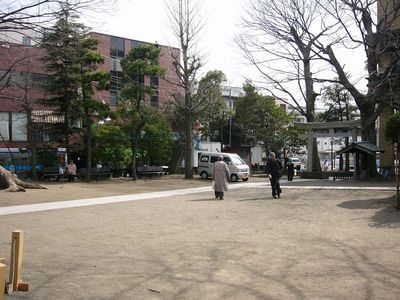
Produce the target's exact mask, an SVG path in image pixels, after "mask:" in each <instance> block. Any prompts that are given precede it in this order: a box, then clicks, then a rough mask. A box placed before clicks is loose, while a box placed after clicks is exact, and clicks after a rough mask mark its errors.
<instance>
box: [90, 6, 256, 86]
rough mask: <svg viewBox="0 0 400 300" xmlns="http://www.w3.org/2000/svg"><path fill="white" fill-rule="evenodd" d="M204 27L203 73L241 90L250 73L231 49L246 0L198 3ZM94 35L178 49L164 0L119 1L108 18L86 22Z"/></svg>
mask: <svg viewBox="0 0 400 300" xmlns="http://www.w3.org/2000/svg"><path fill="white" fill-rule="evenodd" d="M201 2H202V11H203V15H204V18H206V21H207V22H206V26H205V27H204V30H203V31H202V34H201V36H200V40H199V46H200V49H201V51H202V53H203V54H204V55H205V57H206V60H205V63H206V64H205V66H204V68H203V69H202V72H203V73H206V72H207V71H209V70H221V71H223V72H224V73H225V75H226V76H227V79H228V83H229V84H230V85H233V86H242V84H243V82H244V79H245V78H246V77H251V76H250V75H249V74H251V72H253V73H254V76H255V75H256V72H255V71H254V70H253V69H252V68H250V67H249V66H247V64H246V61H245V60H244V59H243V58H242V57H241V54H240V51H239V49H238V48H237V47H236V46H235V44H234V41H233V38H234V35H235V34H236V33H237V32H238V30H239V29H238V24H239V22H240V17H241V14H242V11H243V9H242V5H243V4H244V3H245V2H246V0H201ZM85 23H87V25H89V26H90V27H92V28H93V30H94V31H98V32H102V33H107V34H111V35H116V36H120V37H125V38H129V39H135V40H141V41H146V42H151V43H153V42H155V41H157V42H158V43H159V44H161V45H166V46H168V45H171V46H178V43H177V40H176V39H175V38H174V37H173V36H172V34H171V31H170V28H169V27H168V24H169V21H168V17H167V14H166V9H165V0H147V1H143V0H119V1H118V2H117V5H116V6H114V11H113V12H112V15H101V16H100V17H98V16H96V18H92V19H91V20H90V21H86V20H85Z"/></svg>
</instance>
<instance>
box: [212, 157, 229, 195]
mask: <svg viewBox="0 0 400 300" xmlns="http://www.w3.org/2000/svg"><path fill="white" fill-rule="evenodd" d="M228 181H229V169H228V166H227V165H226V163H225V162H224V161H223V157H222V156H218V160H217V161H216V162H215V163H214V169H213V188H214V191H215V198H216V199H218V198H219V199H220V200H223V199H224V191H228Z"/></svg>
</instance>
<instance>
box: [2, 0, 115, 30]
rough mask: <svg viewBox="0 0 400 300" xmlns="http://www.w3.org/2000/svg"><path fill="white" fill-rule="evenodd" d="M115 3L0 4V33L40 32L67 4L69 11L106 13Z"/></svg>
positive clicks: (28, 0)
mask: <svg viewBox="0 0 400 300" xmlns="http://www.w3.org/2000/svg"><path fill="white" fill-rule="evenodd" d="M115 2H116V1H107V2H106V1H104V0H10V1H1V2H0V32H4V31H13V32H20V31H26V30H28V29H29V30H34V31H38V32H42V30H43V29H44V28H47V27H48V26H49V24H52V23H54V22H55V21H56V20H57V16H58V13H59V12H60V11H61V9H62V7H63V6H64V5H65V4H66V3H67V4H68V6H69V7H70V8H71V10H73V11H76V12H81V11H83V10H91V11H93V10H94V11H106V10H107V8H108V7H111V5H112V4H113V3H115Z"/></svg>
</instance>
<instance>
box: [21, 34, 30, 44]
mask: <svg viewBox="0 0 400 300" xmlns="http://www.w3.org/2000/svg"><path fill="white" fill-rule="evenodd" d="M22 44H23V45H26V46H31V45H32V39H31V38H30V37H29V36H23V37H22Z"/></svg>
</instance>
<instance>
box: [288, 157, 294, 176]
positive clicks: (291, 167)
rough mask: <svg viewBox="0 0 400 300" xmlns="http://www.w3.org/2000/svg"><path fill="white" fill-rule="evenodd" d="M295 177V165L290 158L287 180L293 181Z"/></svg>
mask: <svg viewBox="0 0 400 300" xmlns="http://www.w3.org/2000/svg"><path fill="white" fill-rule="evenodd" d="M293 176H294V164H293V162H292V160H291V159H290V158H289V161H288V164H287V180H288V181H293Z"/></svg>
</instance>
